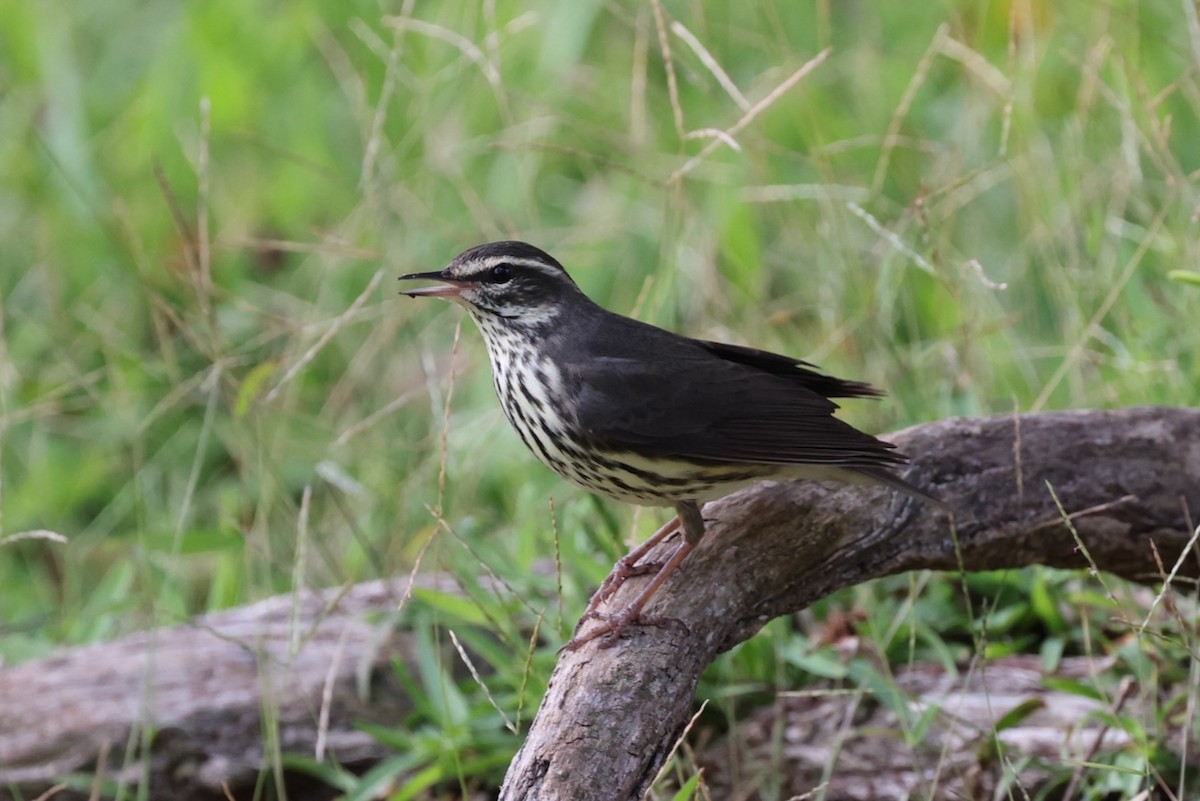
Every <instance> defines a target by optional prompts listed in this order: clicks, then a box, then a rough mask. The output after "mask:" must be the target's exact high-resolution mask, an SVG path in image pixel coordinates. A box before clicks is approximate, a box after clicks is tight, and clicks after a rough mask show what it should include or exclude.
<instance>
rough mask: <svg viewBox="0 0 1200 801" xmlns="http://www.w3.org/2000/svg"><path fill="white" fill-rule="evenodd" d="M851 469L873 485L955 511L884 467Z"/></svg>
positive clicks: (948, 510)
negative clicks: (889, 488) (880, 485)
mask: <svg viewBox="0 0 1200 801" xmlns="http://www.w3.org/2000/svg"><path fill="white" fill-rule="evenodd" d="M850 469H851V470H852V471H853V472H855V473H858V474H859V475H860V476H862V477H863V478H864V479H866V481H868V482H870V483H872V484H883V485H884V486H885V487H891V488H892V489H894V490H896V491H898V492H903V493H904V494H905V495H908V496H911V497H913V498H916V499H917V500H919V501H924V502H925V503H928V504H932V505H933V506H936V507H938V508H939V509H945V510H946V511H947V512H953V511H954V507H952V506H951V505H950V504H948V503H946V502H945V501H942V500H939V499H937V498H935V497H933V496H932V495H930V494H929V493H928V492H925V491H924V490H923V489H920V488H919V487H916V486H914V485H912V484H910V483H908V482H907V481H905V480H904V479H902V478H900V476H898V475H896V474H895V473H893V472H891V471H890V470H887V469H885V468H882V467H853V468H850Z"/></svg>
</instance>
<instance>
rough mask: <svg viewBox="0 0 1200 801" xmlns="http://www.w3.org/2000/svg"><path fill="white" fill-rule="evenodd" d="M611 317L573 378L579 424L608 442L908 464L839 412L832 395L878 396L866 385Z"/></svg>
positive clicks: (656, 452) (790, 459)
mask: <svg viewBox="0 0 1200 801" xmlns="http://www.w3.org/2000/svg"><path fill="white" fill-rule="evenodd" d="M609 320H610V321H611V322H610V323H609V324H607V325H605V326H603V327H602V328H600V329H599V330H601V331H603V332H604V340H603V341H593V343H592V345H591V347H589V348H588V349H587V352H589V353H591V354H593V358H590V359H588V360H587V361H577V362H573V363H572V365H571V369H570V370H569V375H568V376H567V380H569V381H571V382H572V383H573V384H574V387H573V389H574V393H573V394H574V396H575V397H576V398H577V399H578V407H577V409H576V414H577V416H578V421H579V424H580V426H581V427H582V428H583V429H584V430H585V431H586V432H587V433H588V434H589V435H590V436H591V437H592V438H593V440H594V441H595V442H596V444H598V445H601V446H602V447H606V448H611V449H614V450H631V451H634V452H637V453H640V454H642V455H645V456H650V457H655V456H658V457H674V458H677V459H684V460H695V461H701V462H724V463H741V464H815V465H836V466H843V467H887V466H891V465H898V464H903V463H904V462H905V458H904V457H903V456H902V455H900V454H898V453H896V452H895V451H894V450H893V446H892V445H890V444H888V443H885V442H881V441H880V440H878V439H876V438H875V437H872V436H871V435H869V434H865V433H863V432H861V431H859V430H857V429H855V428H854V427H853V426H851V425H849V424H848V423H845V422H843V421H841V420H838V419H837V418H836V417H834V416H833V413H834V412H835V411H836V410H837V405H836V404H835V403H834V402H833V401H831V400H829V397H830V396H833V397H846V396H861V395H870V394H878V393H877V392H876V391H874V390H871V389H870V388H869V387H867V386H866V385H865V384H859V383H857V382H848V381H842V380H840V379H837V378H833V377H830V376H824V375H821V374H820V373H817V372H815V371H813V370H811V369H809V367H807V366H802V363H801V362H799V361H798V360H795V359H791V358H789V357H787V356H780V355H777V354H772V353H767V352H765V351H756V350H753V349H750V348H741V347H738V346H732V345H721V344H719V343H710V342H702V341H700V340H693V339H688V338H686V337H680V336H677V335H675V334H671V333H669V332H666V331H663V330H661V329H658V328H654V327H652V326H646V325H644V324H641V323H637V322H636V321H633V320H629V319H628V318H623V317H617V316H616V315H614V316H612V317H610V318H609ZM616 321H620V322H619V324H615V325H614V324H613V323H616ZM614 332H616V333H617V334H618V335H616V336H614Z"/></svg>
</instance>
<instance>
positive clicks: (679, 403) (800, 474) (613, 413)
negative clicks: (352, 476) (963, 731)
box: [400, 241, 946, 649]
mask: <svg viewBox="0 0 1200 801" xmlns="http://www.w3.org/2000/svg"><path fill="white" fill-rule="evenodd" d="M400 280H402V281H412V280H432V281H434V282H436V283H435V284H433V285H432V286H426V287H417V288H412V289H405V290H402V294H405V295H408V296H410V297H414V298H416V297H435V298H443V299H445V300H448V301H451V302H453V303H456V304H458V305H460V306H462V307H464V308H465V309H466V311H467V313H468V314H469V315H470V317H471V318H472V319H473V320H474V322H475V324H476V326H477V327H478V328H479V331H480V333H481V334H482V337H483V343H484V347H485V348H486V349H487V353H488V359H489V361H490V363H491V368H492V378H493V383H494V386H495V390H496V395H497V397H498V398H499V400H500V406H501V408H502V409H503V411H504V415H505V416H506V417H507V418H508V421H509V423H511V424H512V427H513V428H514V429H515V430H516V432H517V434H518V435H519V436H520V438H521V440H522V441H523V442H524V443H525V445H526V446H527V447H528V448H529V450H531V451H532V452H533V453H534V455H535V456H536V457H537V458H538V459H539V460H540V461H542V462H543V463H545V464H546V465H547V466H549V467H550V468H551V469H552V470H554V471H555V472H556V473H558V474H559V475H560V476H562V477H563V478H565V479H567V480H568V481H571V482H573V483H575V484H578V485H580V486H582V487H583V488H585V489H587V490H589V491H591V492H594V493H596V494H598V495H602V496H605V497H608V498H611V499H614V500H617V501H623V502H628V503H633V504H638V505H643V506H669V507H673V508H674V510H675V513H676V516H675V517H674V518H673V519H672V520H671V521H670V522H668V523H667V524H666V525H664V526H662V527H661V528H660V529H659V530H658V531H657V532H655V534H654V535H653V536H651V537H650V538H649V539H648V540H647V541H646V542H645V543H643V544H642V545H641V546H639V547H638V548H636V549H634V550H633V551H631V552H630V553H629V554H627V555H626V556H625V557H623V558H622V559H621V560H620V561H619V562H618V563H617V565H616V567H615V569H614V571H613V573H612V574H611V575H610V576H609V577H608V579H606V580H605V582H604V583H603V584H602V585H601V586H600V588H599V589H598V590H597V592H596V593H595V594H594V595H593V597H592V599H591V602H590V603H589V605H588V607H587V609H586V611H585V613H584V615H583V616H582V617H581V618H580V622H579V625H578V626H577V628H576V631H575V633H574V636H573V638H572V639H571V641H570V642H568V643H567V645H566V646H564V647H565V648H567V649H576V648H579V647H581V646H582V645H584V644H585V643H587V642H590V641H592V640H594V639H597V638H603V639H602V642H601V645H602V646H611V645H612V644H614V643H615V642H616V641H617V640H618V639H620V638H621V637H623V636H624V635H625V632H626V631H627V629H629V628H630V627H631V626H638V625H640V626H666V625H683V624H682V621H679V620H676V619H673V618H668V617H662V616H655V615H649V614H646V613H644V612H643V610H644V609H645V608H646V605H647V604H648V602H649V601H650V599H651V598H652V597H653V596H654V594H655V592H656V591H657V590H658V589H659V588H660V587H661V586H662V585H663V583H664V582H665V581H666V580H667V578H669V577H670V576H671V575H672V573H674V571H675V570H676V569H677V568H678V567H679V566H680V564H682V563H683V561H684V560H685V559H686V557H687V555H688V554H689V553H691V551H692V550H694V549H695V547H696V546H697V545H698V544H699V542H700V541H701V539H702V538H703V536H704V532H705V523H704V517H703V515H702V513H701V504H703V503H705V502H707V501H711V500H714V499H716V498H720V497H723V496H725V495H728V494H729V493H731V492H733V491H735V490H738V489H741V488H743V487H745V486H748V485H750V484H753V483H756V482H758V481H761V480H764V479H776V480H784V479H795V478H801V479H818V480H834V481H841V482H846V483H853V484H882V485H885V486H887V487H890V488H892V489H893V490H898V491H899V492H902V493H905V494H906V495H909V496H912V497H914V498H917V499H919V500H921V501H924V502H926V503H930V504H933V505H935V506H937V507H941V508H946V505H945V504H943V503H942V502H941V501H940V500H938V499H937V498H935V497H933V496H932V495H930V494H929V493H927V492H925V491H923V490H922V489H920V488H918V487H916V486H914V485H913V484H910V483H909V482H907V481H905V480H904V479H903V478H901V477H900V476H899V475H898V474H897V473H896V470H898V469H899V468H901V467H903V466H904V465H905V464H906V463H907V462H908V459H907V457H905V456H904V455H903V454H901V453H900V452H899V451H898V450H896V448H895V446H894V445H892V444H891V443H888V442H884V441H882V440H879V439H877V438H876V437H874V436H872V435H870V434H867V433H865V432H863V431H860V430H858V429H856V428H854V427H853V426H851V425H850V424H849V423H846V422H845V421H843V420H841V419H839V418H837V417H835V416H834V412H835V411H836V410H837V409H838V406H837V404H836V403H835V402H834V401H833V400H832V399H833V398H862V397H878V396H881V395H883V393H882V392H881V391H880V390H878V389H876V388H874V387H873V386H871V385H869V384H867V383H863V382H859V381H850V380H845V379H841V378H835V377H833V376H831V375H826V374H825V373H822V372H820V371H819V369H818V368H816V367H815V366H814V365H812V364H809V363H808V362H805V361H802V360H800V359H795V358H792V357H790V356H784V355H780V354H777V353H771V352H768V351H764V350H757V349H754V348H751V347H746V346H743V345H733V344H726V343H722V342H713V341H708V340H704V339H693V338H691V337H687V336H682V335H680V334H675V333H672V332H670V331H666V330H664V329H661V328H658V327H656V326H653V325H650V324H648V323H644V322H640V321H638V320H635V319H632V318H630V317H625V316H623V315H620V314H617V313H616V312H612V311H609V310H607V309H605V308H604V307H602V306H600V305H599V304H597V303H595V302H594V301H593V300H591V299H590V298H589V297H588V296H587V295H585V294H584V293H583V291H582V290H580V288H579V287H578V285H577V284H576V283H575V281H574V280H573V279H572V278H571V277H570V275H568V273H567V271H566V269H564V268H563V266H562V264H560V263H559V262H558V261H557V260H556V259H555V258H554V257H553V256H551V255H550V254H549V253H547V252H545V251H544V250H541V249H540V248H538V247H535V246H534V245H530V244H527V243H525V242H518V241H503V242H490V243H487V244H483V245H478V246H476V247H472V248H470V249H468V250H465V251H463V252H462V253H460V254H459V255H458V256H456V257H455V258H454V259H453V260H452V261H451V262H450V263H449V265H448V266H447V267H445V269H442V270H438V271H434V272H418V273H409V274H407V275H402V276H400ZM676 532H680V533H681V534H682V537H681V541H680V543H679V545H678V546H677V547H676V548H675V550H674V551H673V552H671V555H670V557H669V558H667V559H666V560H665V561H663V562H649V563H642V561H641V560H642V559H643V558H644V557H645V556H646V555H647V554H648V553H649V552H650V551H651V549H653V548H654V547H655V546H656V545H658V544H659V543H660V542H663V541H664V540H666V539H667V538H668V537H670V536H672V535H674V534H675V533H676ZM648 574H653V577H652V578H651V580H650V582H649V584H647V585H646V587H645V588H644V589H643V590H642V591H641V593H640V594H639V595H638V596H637V597H636V598H635V599H634V600H633V601H632V602H631V603H630V604H629V605H628V606H627V607H625V608H624V609H623V610H621V611H620V612H618V613H616V614H602V613H601V612H600V611H599V610H600V607H601V606H602V605H603V604H604V603H605V602H606V601H607V600H608V599H609V598H610V597H611V596H612V595H613V594H614V593H615V592H616V590H617V588H618V587H620V586H621V584H622V583H623V582H624V581H625V580H627V579H628V578H631V577H633V576H637V575H648ZM591 620H594V621H595V625H594V626H592V627H591V628H590V629H589V630H586V631H581V628H583V627H584V625H585V623H587V622H588V621H591ZM685 628H686V626H685Z"/></svg>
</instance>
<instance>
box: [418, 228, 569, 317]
mask: <svg viewBox="0 0 1200 801" xmlns="http://www.w3.org/2000/svg"><path fill="white" fill-rule="evenodd" d="M417 278H423V279H428V280H432V281H438V282H440V283H439V284H438V285H436V286H431V287H422V288H419V289H406V290H403V294H405V295H408V296H409V297H413V298H416V297H434V298H445V299H446V300H449V301H453V302H455V303H458V304H461V305H463V306H465V307H467V309H468V311H470V312H471V313H472V314H473V315H474V316H476V317H477V318H479V319H481V320H487V319H489V318H503V319H505V320H509V321H512V322H513V323H514V324H539V323H543V322H548V321H549V320H550V319H552V318H553V317H555V316H557V315H558V314H559V312H560V311H562V308H563V305H564V304H565V303H568V302H570V301H571V300H573V299H575V298H582V297H583V294H582V293H581V292H580V291H579V288H578V287H577V286H576V285H575V282H574V281H572V280H571V277H570V276H569V275H567V271H566V270H564V269H563V266H562V265H561V264H559V263H558V262H557V261H556V260H555V259H554V257H553V256H551V255H550V254H549V253H546V252H545V251H542V250H539V249H538V248H535V247H534V246H533V245H527V244H525V243H524V242H491V243H489V244H486V245H478V246H476V247H473V248H471V249H470V250H466V251H463V252H462V253H460V254H458V256H456V257H455V258H454V261H452V262H450V264H449V266H447V267H446V269H444V270H441V271H440V272H429V273H410V274H408V275H402V276H400V280H401V281H407V280H410V279H417Z"/></svg>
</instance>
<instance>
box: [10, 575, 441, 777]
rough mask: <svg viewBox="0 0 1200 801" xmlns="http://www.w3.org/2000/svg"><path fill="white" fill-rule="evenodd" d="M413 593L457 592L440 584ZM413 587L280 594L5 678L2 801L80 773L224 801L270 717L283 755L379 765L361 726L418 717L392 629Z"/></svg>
mask: <svg viewBox="0 0 1200 801" xmlns="http://www.w3.org/2000/svg"><path fill="white" fill-rule="evenodd" d="M416 583H417V586H423V587H429V588H437V589H439V590H443V591H454V589H455V587H454V585H453V583H452V581H451V580H450V579H449V578H447V577H424V576H422V577H418V578H417V581H416ZM408 585H409V582H408V579H406V578H405V579H397V580H394V581H373V582H368V583H365V584H360V585H356V586H353V587H350V588H346V589H344V590H341V589H333V590H324V591H305V592H300V593H297V594H296V595H294V596H293V595H285V596H277V597H274V598H269V599H267V600H265V601H262V602H259V603H256V604H253V605H250V606H245V607H241V608H237V609H231V610H228V611H224V612H216V613H212V614H208V615H203V616H201V617H199V618H196V619H195V620H194V621H192V622H191V623H189V624H188V625H185V626H178V627H175V628H168V629H159V630H155V631H149V632H145V633H141V634H135V635H132V636H130V637H126V638H123V639H120V640H117V641H114V642H111V643H105V644H102V645H93V646H86V647H78V648H72V649H69V650H66V651H64V652H63V653H61V654H59V655H57V656H54V657H51V658H49V659H44V660H41V661H36V662H29V663H25V664H20V665H16V666H13V667H9V668H4V669H3V670H0V800H2V799H6V798H11V797H13V796H12V795H11V794H10V790H11V789H12V788H16V789H19V790H20V791H21V793H22V794H23V795H24V796H25V797H30V798H32V797H34V796H35V795H37V794H39V793H41V792H44V791H45V790H46V789H47V788H48V787H50V786H51V785H53V784H54V783H55V782H56V781H58V780H59V779H60V778H61V777H62V776H63V775H64V774H67V773H70V772H73V771H86V770H96V771H98V772H99V773H102V774H103V775H104V778H105V779H106V780H109V781H117V782H124V783H127V784H131V785H132V784H138V783H139V782H141V781H143V780H145V779H148V780H149V783H150V787H151V792H150V797H151V798H173V799H214V798H226V797H227V796H226V795H225V792H224V787H229V788H232V789H233V790H234V791H237V790H241V789H242V788H245V787H251V788H252V787H253V786H254V783H255V781H256V778H257V777H258V775H259V772H260V771H261V770H262V766H263V765H264V764H269V763H270V760H269V759H267V758H265V752H266V750H267V749H268V748H269V747H270V746H269V745H268V738H267V737H266V736H264V716H263V711H264V709H267V710H273V712H274V716H275V718H276V727H277V731H278V744H279V750H280V751H281V752H283V753H290V754H303V755H307V756H309V757H311V756H312V755H313V754H314V753H315V752H316V750H317V741H318V738H320V739H321V740H322V742H323V746H324V749H325V753H326V754H327V755H328V757H329V758H332V759H335V760H337V761H338V762H340V763H342V764H355V763H369V762H372V761H375V760H378V759H380V758H382V757H383V756H385V755H386V753H387V751H386V749H385V748H384V747H383V746H382V745H381V744H380V743H379V742H378V741H376V740H375V739H374V738H372V737H371V736H370V735H369V734H367V733H366V732H364V731H362V730H361V729H360V728H358V724H360V723H364V722H375V723H380V724H383V725H394V724H395V722H396V721H397V720H400V719H401V718H402V717H403V716H404V715H405V714H406V713H407V712H408V711H410V710H411V708H412V706H411V704H410V702H409V699H408V698H407V697H406V696H405V694H404V693H403V691H402V690H401V688H400V687H399V685H398V684H397V683H396V682H394V681H393V678H394V673H393V671H391V670H390V669H389V666H390V663H391V661H392V660H401V661H405V662H407V663H409V664H414V662H415V660H414V659H412V658H411V654H412V643H411V641H410V639H409V637H408V635H407V634H406V633H405V632H403V631H397V630H395V628H394V626H393V625H392V624H393V622H394V621H389V620H387V619H386V618H387V617H389V615H388V613H389V612H393V611H394V610H395V609H396V608H397V606H398V601H399V599H400V597H401V596H402V594H403V593H404V591H405V590H406V589H407V587H408ZM381 618H384V619H381ZM323 709H324V710H326V711H327V720H326V721H325V722H324V723H322V722H321V721H322V710H323ZM151 733H153V734H151ZM150 736H152V737H153V741H152V743H150V744H149V745H147V744H146V741H145V740H146V738H148V737H150ZM293 778H294V777H293ZM54 797H55V798H56V799H65V798H68V797H71V798H73V797H84V798H86V797H87V794H83V795H82V796H79V795H77V794H75V793H61V794H60V793H56V794H55V796H54Z"/></svg>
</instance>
